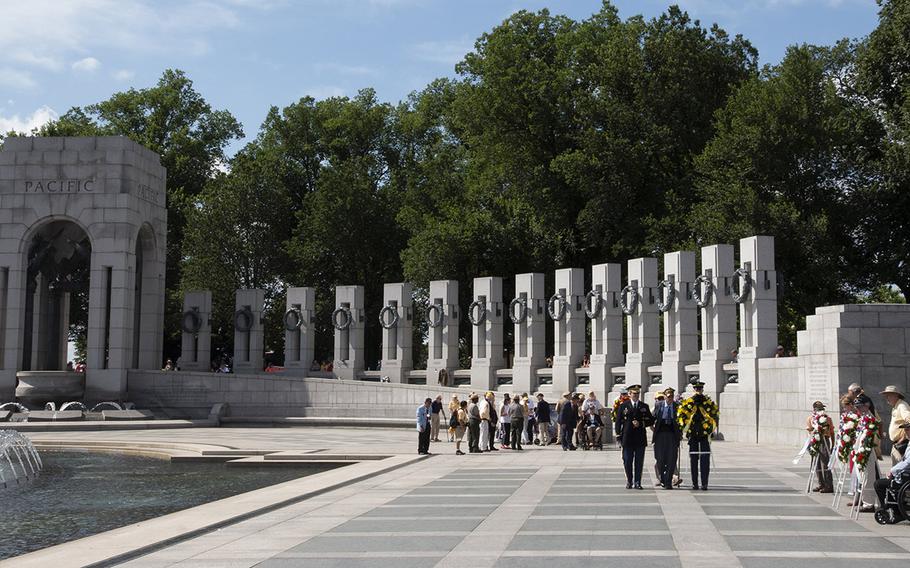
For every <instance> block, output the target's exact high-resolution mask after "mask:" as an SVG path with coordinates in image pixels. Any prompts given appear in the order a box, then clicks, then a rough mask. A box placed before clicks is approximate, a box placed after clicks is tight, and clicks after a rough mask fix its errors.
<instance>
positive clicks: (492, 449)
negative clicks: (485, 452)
mask: <svg viewBox="0 0 910 568" xmlns="http://www.w3.org/2000/svg"><path fill="white" fill-rule="evenodd" d="M490 451H491V452H498V451H499V448H497V447H495V446H493V447H491V448H490Z"/></svg>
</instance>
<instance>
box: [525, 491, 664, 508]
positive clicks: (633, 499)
mask: <svg viewBox="0 0 910 568" xmlns="http://www.w3.org/2000/svg"><path fill="white" fill-rule="evenodd" d="M616 501H620V502H623V503H657V496H655V495H654V494H653V493H649V494H647V495H629V494H628V492H627V493H625V494H617V495H611V496H609V497H605V496H603V495H588V494H572V495H552V494H547V496H546V497H544V498H543V499H541V501H540V503H541V505H560V504H562V505H571V504H578V505H588V504H597V505H606V506H611V507H612V506H613V503H614V502H616Z"/></svg>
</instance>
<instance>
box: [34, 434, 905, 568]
mask: <svg viewBox="0 0 910 568" xmlns="http://www.w3.org/2000/svg"><path fill="white" fill-rule="evenodd" d="M33 437H34V438H38V439H41V438H43V439H61V438H71V439H96V440H112V439H124V440H140V439H141V440H166V441H170V442H181V441H185V442H190V441H192V442H203V443H211V444H223V445H228V446H233V447H238V448H260V449H310V450H314V449H315V450H325V451H332V452H337V451H340V450H344V451H350V452H358V453H363V452H374V453H375V452H385V453H413V452H414V451H415V450H416V447H415V446H416V435H415V434H414V433H413V432H412V431H407V430H357V429H324V428H319V429H316V428H293V429H291V428H218V429H193V430H172V431H166V432H165V431H159V432H155V431H142V432H103V433H87V432H79V433H59V432H58V433H46V434H33ZM431 451H433V452H437V453H436V455H434V456H433V457H432V458H430V459H426V460H423V461H421V462H418V463H415V464H413V465H409V466H406V467H404V468H401V469H397V470H395V471H392V472H389V473H386V474H382V475H379V476H376V477H374V478H372V479H369V480H366V481H362V482H359V483H355V484H353V485H350V486H347V487H344V488H342V489H338V490H335V491H331V492H328V493H325V494H323V495H320V496H318V497H315V498H312V499H308V500H306V501H302V502H300V503H297V504H295V505H291V506H288V507H285V508H282V509H279V510H276V511H273V512H270V513H266V514H263V515H259V516H257V517H254V518H252V519H249V520H246V521H242V522H239V523H236V524H234V525H231V526H228V527H226V528H224V529H221V530H218V531H215V532H211V533H208V534H205V535H202V536H199V537H196V538H193V539H190V540H188V541H184V542H181V543H178V544H175V545H173V546H170V547H168V548H166V549H162V550H159V551H156V552H153V553H151V554H148V555H146V556H144V557H140V558H137V559H135V560H132V561H130V562H127V563H125V564H123V566H129V567H132V568H148V567H164V566H178V567H183V568H203V567H216V566H217V567H237V568H240V567H250V566H259V567H263V568H279V567H292V566H294V567H297V566H301V567H309V566H319V567H326V568H329V567H339V568H340V567H345V568H348V567H352V568H356V567H361V566H362V567H371V568H372V567H376V566H380V567H382V568H394V567H415V568H416V567H424V566H426V567H431V566H440V567H455V566H458V567H459V568H463V567H464V566H471V567H478V568H481V567H494V566H495V567H519V566H521V567H523V568H535V567H538V566H539V567H544V566H546V567H551V566H560V568H566V567H570V566H591V565H592V564H593V563H597V564H598V565H606V566H634V567H636V568H645V567H651V566H653V567H665V566H684V567H689V566H692V567H695V566H698V567H708V568H710V567H718V568H720V567H725V568H726V567H737V566H743V567H746V568H764V567H773V568H782V567H787V566H797V567H799V568H816V567H819V568H821V567H824V568H839V567H842V566H843V567H847V566H849V567H853V566H855V565H856V564H857V563H858V562H862V563H863V565H872V566H876V567H882V568H890V567H895V568H896V567H901V568H906V566H908V565H910V564H908V563H910V525H908V524H906V523H904V524H902V525H896V526H888V527H882V526H879V525H877V524H875V522H874V520H873V519H872V518H871V515H863V516H862V518H861V519H860V521H859V522H853V521H851V520H849V519H848V518H847V517H846V508H842V510H841V511H840V512H838V511H835V510H833V509H831V508H830V507H829V505H830V498H829V497H830V496H818V495H813V496H806V495H805V494H804V493H803V489H804V487H805V482H806V481H805V469H806V468H807V467H808V464H807V462H804V464H803V467H800V468H794V467H793V466H792V464H791V463H790V459H791V458H792V455H793V453H794V450H793V449H791V448H785V449H779V448H764V447H763V448H757V447H755V446H746V445H739V444H734V443H730V442H721V443H716V444H715V445H714V451H715V463H716V467H715V468H714V470H713V472H712V476H711V488H710V490H709V491H707V492H702V491H698V492H694V491H691V490H688V489H685V487H686V486H688V483H686V485H685V486H684V488H683V489H680V490H674V491H665V490H662V489H657V490H655V489H654V488H653V473H652V472H651V471H650V470H649V469H653V459H652V458H651V455H650V454H651V452H650V450H649V455H648V459H646V461H645V464H646V465H645V469H646V488H645V489H644V490H643V491H635V490H627V489H625V478H624V474H623V473H622V464H621V459H620V455H619V452H618V451H616V450H615V449H609V450H607V451H603V452H583V451H577V452H563V451H561V450H560V449H559V448H558V447H556V446H550V447H548V448H537V447H533V446H532V447H529V448H527V449H526V450H525V451H522V452H511V451H505V450H503V451H499V452H496V453H489V454H481V455H470V454H469V455H466V456H462V457H458V456H455V455H453V452H454V445H453V444H449V443H446V442H442V443H434V444H432V447H431ZM684 467H685V466H684ZM683 477H684V479H685V480H686V481H687V482H688V473H687V468H685V469H684V471H683ZM870 563H871V564H870Z"/></svg>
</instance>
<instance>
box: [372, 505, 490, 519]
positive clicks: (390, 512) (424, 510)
mask: <svg viewBox="0 0 910 568" xmlns="http://www.w3.org/2000/svg"><path fill="white" fill-rule="evenodd" d="M494 509H496V507H495V506H494V505H490V506H485V507H480V506H478V507H458V508H455V507H451V508H448V509H445V510H441V509H435V508H430V507H376V508H375V509H373V510H371V511H369V512H367V513H366V514H364V515H363V516H364V517H413V518H415V519H416V518H420V517H486V516H487V515H489V514H490V513H492V512H493V510H494Z"/></svg>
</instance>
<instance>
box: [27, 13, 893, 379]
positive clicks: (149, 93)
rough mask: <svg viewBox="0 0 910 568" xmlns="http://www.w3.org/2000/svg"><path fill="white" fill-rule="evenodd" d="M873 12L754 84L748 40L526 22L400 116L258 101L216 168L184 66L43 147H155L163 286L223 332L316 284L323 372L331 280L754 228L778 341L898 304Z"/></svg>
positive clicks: (885, 41) (882, 55)
mask: <svg viewBox="0 0 910 568" xmlns="http://www.w3.org/2000/svg"><path fill="white" fill-rule="evenodd" d="M879 5H880V23H879V26H878V27H877V28H876V29H875V30H874V31H873V32H872V33H871V34H870V35H869V36H868V37H866V38H862V39H859V40H843V41H840V42H838V43H836V44H835V45H831V46H812V45H796V46H792V47H790V48H789V50H788V51H787V53H786V56H785V57H784V58H783V60H782V61H780V62H779V63H777V64H775V65H769V66H765V67H764V68H762V69H759V66H758V53H757V51H756V49H755V48H754V47H753V46H752V45H751V44H750V43H749V41H748V39H746V38H743V37H741V36H733V37H731V36H730V35H729V34H727V33H726V32H725V31H724V30H722V29H720V28H719V27H718V26H716V25H715V26H711V27H706V26H704V25H702V23H701V22H699V21H697V20H692V19H691V18H690V17H689V16H688V14H687V13H686V12H684V11H683V10H681V9H680V8H678V7H676V6H671V7H669V8H668V9H667V10H666V11H665V12H664V13H663V14H662V15H660V16H658V17H656V18H652V19H645V18H643V17H641V16H634V17H631V18H628V19H625V20H623V19H621V18H620V17H619V15H618V12H617V10H616V8H615V7H614V6H613V5H612V4H611V3H610V2H604V3H603V6H602V8H601V9H600V10H599V11H598V12H597V13H595V14H593V15H592V16H591V17H589V18H587V19H584V20H581V21H578V20H573V19H570V18H567V17H565V16H560V15H553V14H551V13H550V12H549V11H548V10H540V11H538V12H530V11H519V12H516V13H515V14H513V15H511V16H510V17H508V18H507V19H505V20H504V21H503V22H502V23H501V24H499V25H497V26H495V27H494V28H493V29H491V30H489V31H487V32H486V33H484V34H482V35H481V36H480V37H479V38H478V39H477V41H476V42H475V44H474V47H473V49H472V50H471V52H470V53H468V54H466V55H465V57H464V59H463V60H462V61H461V62H460V63H459V64H458V65H457V67H456V76H455V77H454V78H449V79H437V80H435V81H433V82H431V83H430V84H428V85H427V86H426V87H425V88H424V89H422V90H420V91H418V92H414V93H412V94H411V95H410V96H409V97H408V98H407V99H406V100H404V101H401V102H399V103H397V104H389V103H385V102H381V101H379V100H378V99H377V96H376V93H375V92H374V91H372V90H371V89H368V88H365V89H363V90H361V91H360V92H359V93H358V94H357V95H355V96H352V97H333V98H328V99H325V100H319V101H317V100H314V99H313V98H310V97H304V98H302V99H300V100H299V101H297V102H294V103H293V104H290V105H288V106H286V107H284V108H278V107H272V108H271V109H270V110H269V111H268V113H267V115H266V117H265V119H264V121H263V123H262V125H261V127H260V129H259V132H258V135H257V136H256V137H255V139H254V140H252V141H251V142H249V143H248V144H247V145H246V146H245V147H244V148H243V149H242V150H241V151H239V152H238V153H237V154H236V155H235V156H234V157H232V158H230V159H227V158H226V156H225V153H224V152H225V148H226V146H227V144H229V143H230V142H231V141H232V140H235V139H237V138H239V137H241V136H242V130H241V127H240V125H239V124H238V123H237V121H236V120H235V119H234V118H233V117H232V116H231V115H230V113H228V112H227V111H221V110H213V109H212V108H211V107H210V106H209V105H208V104H207V103H206V102H205V101H204V99H203V98H202V97H201V95H199V94H198V93H197V92H196V91H195V90H194V89H193V87H192V83H191V82H190V81H189V79H188V78H186V77H185V76H184V75H183V73H181V72H180V71H166V72H165V73H164V75H163V76H162V78H161V80H160V81H159V83H158V85H157V86H155V87H152V88H148V89H141V90H132V89H131V90H130V91H127V92H125V93H116V94H114V95H113V96H112V97H111V98H110V99H109V100H107V101H103V102H101V103H98V104H96V105H91V106H88V107H86V108H84V109H80V108H75V109H72V110H71V111H70V112H68V113H67V114H65V115H64V116H62V117H61V118H60V119H59V120H57V121H55V122H53V123H51V124H49V125H48V126H46V127H44V128H43V129H42V130H41V132H40V134H45V135H53V134H94V133H122V134H126V135H129V136H130V137H132V138H133V139H135V140H137V141H138V142H140V143H142V144H145V145H146V146H148V147H149V148H151V149H152V150H155V151H157V152H159V153H161V154H162V161H163V164H164V165H165V166H166V167H167V168H168V194H169V198H170V203H169V213H170V214H171V219H170V222H171V228H170V234H169V248H170V250H169V252H170V255H169V269H171V270H172V271H173V272H169V280H168V287H169V290H170V291H171V294H172V295H173V297H174V298H176V297H179V293H178V292H179V291H180V290H189V289H192V288H198V287H205V288H210V289H213V290H214V291H215V296H216V306H217V310H218V311H217V313H216V322H220V323H219V325H221V326H222V327H223V329H224V330H225V331H227V329H228V322H229V318H230V312H231V311H232V308H233V298H232V295H233V290H234V289H235V288H241V287H260V288H264V289H266V290H267V292H268V293H267V296H268V302H269V309H268V314H269V315H268V316H267V317H270V318H273V319H274V320H275V321H277V319H275V318H278V317H280V312H281V311H282V310H283V306H282V305H281V304H282V302H281V298H282V295H283V291H284V289H285V287H286V286H289V285H301V286H304V285H305V286H314V287H315V288H316V289H317V298H318V309H319V320H318V324H317V325H318V326H321V327H322V329H324V330H326V333H322V334H320V336H319V337H320V339H319V340H318V344H317V356H321V357H322V358H328V357H329V349H330V346H331V344H330V338H329V334H328V314H329V313H330V311H331V307H332V304H333V296H334V290H333V287H334V286H335V285H337V284H363V285H365V286H366V293H367V296H366V300H367V311H368V313H371V314H375V313H378V310H379V308H380V302H381V290H382V286H381V285H382V284H383V283H384V282H395V281H401V280H408V281H411V282H413V283H414V284H415V285H416V286H417V287H418V290H425V289H426V286H427V284H428V282H429V281H430V280H433V279H440V278H451V279H457V280H459V281H460V282H462V287H461V288H462V296H463V299H462V301H463V302H465V303H466V301H467V296H468V292H469V289H470V286H469V282H470V279H471V278H473V277H475V276H479V275H501V276H511V275H512V274H516V273H521V272H529V271H538V272H545V273H547V274H548V278H552V272H553V270H554V269H556V268H560V267H565V266H588V265H591V264H594V263H599V262H622V261H625V260H627V259H629V258H634V257H638V256H657V257H661V256H662V254H663V253H665V252H670V251H673V250H679V249H693V248H695V247H699V246H703V245H708V244H714V243H731V244H735V243H736V242H737V241H738V239H740V238H742V237H746V236H750V235H754V234H768V235H773V236H775V237H776V243H777V269H778V271H779V272H780V281H781V290H780V292H781V295H780V302H781V313H782V315H781V318H780V332H781V333H780V335H781V338H782V340H783V343H784V344H785V345H786V346H787V347H788V348H793V347H794V346H795V330H796V329H798V328H801V326H802V319H803V318H804V317H805V315H806V314H808V313H811V312H812V310H813V309H814V308H815V307H816V306H819V305H824V304H829V303H837V302H849V301H856V300H859V301H874V300H876V299H892V300H896V299H900V298H901V293H902V295H903V296H906V294H907V292H908V290H910V266H908V264H907V261H906V251H907V250H908V249H910V220H908V219H910V216H908V212H910V197H908V196H910V143H908V142H910V34H908V30H910V0H879ZM506 287H507V289H508V288H509V284H507V285H506ZM374 320H375V318H372V317H371V318H368V328H367V334H368V341H367V344H368V345H373V344H376V345H378V338H379V329H378V325H377V323H376V322H375V321H374ZM173 329H174V330H176V323H175V324H174V325H173ZM468 332H469V326H462V333H463V334H467V333H468ZM416 333H417V334H418V335H419V334H420V333H421V331H420V330H418V331H417V332H416ZM221 341H223V342H224V343H225V344H226V346H228V347H229V338H228V337H227V336H226V335H225V336H224V337H222V338H221ZM268 343H269V347H271V348H274V349H275V350H276V351H278V350H280V344H281V341H280V335H279V334H277V333H276V335H274V336H272V337H270V339H269V340H268ZM367 356H368V360H370V361H371V362H375V360H378V358H379V354H378V349H376V348H370V351H369V352H368V354H367Z"/></svg>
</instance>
